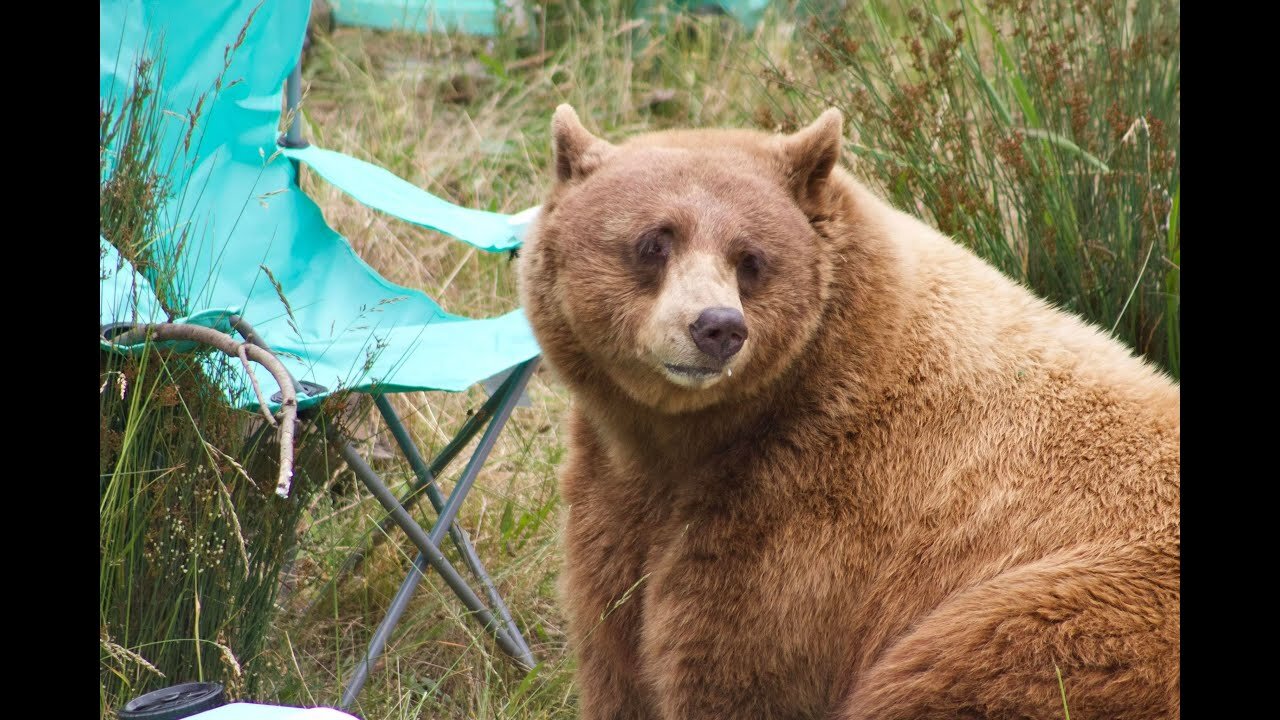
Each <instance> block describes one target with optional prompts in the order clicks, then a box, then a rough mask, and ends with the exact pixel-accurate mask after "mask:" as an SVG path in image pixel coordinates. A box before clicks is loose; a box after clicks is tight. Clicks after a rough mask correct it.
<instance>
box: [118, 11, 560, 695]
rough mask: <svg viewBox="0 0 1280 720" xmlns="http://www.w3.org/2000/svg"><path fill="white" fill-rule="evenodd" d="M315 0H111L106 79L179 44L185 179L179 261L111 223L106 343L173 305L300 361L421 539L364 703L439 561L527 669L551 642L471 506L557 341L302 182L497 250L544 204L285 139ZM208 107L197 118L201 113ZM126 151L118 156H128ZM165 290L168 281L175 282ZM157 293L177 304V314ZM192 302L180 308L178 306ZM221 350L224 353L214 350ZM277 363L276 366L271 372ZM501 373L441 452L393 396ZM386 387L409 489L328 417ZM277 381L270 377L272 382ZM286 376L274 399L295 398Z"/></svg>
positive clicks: (381, 489) (290, 361) (302, 381)
mask: <svg viewBox="0 0 1280 720" xmlns="http://www.w3.org/2000/svg"><path fill="white" fill-rule="evenodd" d="M309 10H310V3H309V0H274V1H273V2H267V3H260V2H257V0H224V1H223V2H212V1H201V0H185V1H179V0H103V2H102V3H101V5H100V11H101V18H100V19H101V53H100V94H101V99H102V102H103V105H104V108H106V107H109V106H112V105H113V104H115V105H116V106H118V105H119V103H120V102H121V101H122V99H123V98H125V97H126V96H127V95H128V93H129V91H130V88H131V87H133V85H134V83H135V82H136V81H137V77H136V73H137V69H138V62H137V61H138V58H139V57H141V56H144V55H146V56H150V57H155V58H157V59H158V60H159V61H160V62H159V63H158V67H160V68H161V69H162V73H161V77H160V82H159V85H158V87H157V88H156V96H155V97H156V100H157V101H158V102H159V103H161V105H162V107H163V109H164V110H165V111H166V115H165V117H166V118H168V119H167V120H166V121H165V122H164V123H163V125H162V129H161V135H160V138H159V141H158V142H159V145H158V147H159V148H160V151H159V153H158V157H161V158H168V157H173V158H176V159H177V162H175V164H174V166H173V168H172V169H171V170H170V178H171V179H172V181H173V185H172V187H173V189H174V192H173V195H172V197H170V198H168V200H167V202H166V204H165V205H164V206H163V211H162V217H163V218H164V223H165V228H166V231H165V232H162V233H161V234H160V236H159V237H157V238H155V240H154V242H153V245H152V250H151V256H152V258H153V263H152V265H155V264H156V263H155V262H154V258H162V259H164V260H163V262H164V263H169V264H171V267H166V268H163V270H164V272H161V271H160V270H158V269H157V268H155V267H151V266H147V267H143V268H141V270H142V272H141V273H139V272H138V271H137V270H136V269H135V268H133V267H131V266H130V265H129V264H128V263H127V262H126V261H125V260H124V259H123V258H121V257H120V254H119V253H118V252H117V251H116V248H114V247H113V246H112V245H111V244H110V242H109V241H110V240H111V238H109V237H106V238H104V237H100V238H99V240H100V244H101V246H102V247H101V251H102V325H103V336H102V339H101V340H102V343H103V347H104V348H108V349H110V350H112V351H117V352H129V351H132V350H136V349H137V347H138V346H137V345H130V346H125V343H124V342H123V340H120V341H118V340H117V339H128V343H134V342H135V340H136V339H137V338H138V336H139V333H138V332H137V327H138V326H139V325H140V324H145V323H154V322H161V321H172V322H176V323H186V324H191V325H201V326H204V327H209V328H214V329H216V330H218V331H219V332H222V333H228V334H230V333H238V334H239V336H241V337H242V338H243V339H244V341H245V342H246V343H252V344H253V345H256V346H258V347H261V348H264V349H266V350H268V351H269V352H270V353H272V354H273V355H274V356H275V357H276V358H278V359H279V361H280V363H281V364H282V365H283V366H284V368H285V369H286V370H287V373H288V376H289V377H288V384H289V385H291V386H292V387H293V389H294V393H296V397H297V406H298V408H300V411H301V412H304V414H305V413H308V412H309V413H311V415H312V416H313V417H315V419H316V421H317V422H321V423H322V424H323V426H324V428H325V433H326V437H327V438H328V440H329V441H330V442H331V443H333V444H334V445H335V446H336V448H337V449H338V450H339V452H340V453H341V455H342V457H343V458H344V459H345V460H346V462H347V463H348V464H349V466H350V467H351V469H352V470H353V471H354V472H355V474H356V475H357V476H358V477H359V479H360V480H361V481H362V483H363V484H364V485H365V487H367V488H368V489H369V491H370V492H371V493H372V494H373V495H374V496H375V497H376V498H377V500H378V501H379V503H381V504H382V506H383V507H384V508H385V509H386V511H387V512H388V513H389V516H390V517H389V521H388V523H387V525H390V524H394V525H396V526H399V527H400V528H401V529H402V530H403V531H404V532H405V533H406V534H407V535H408V536H409V538H410V539H411V540H412V541H413V543H414V545H415V546H416V547H417V549H418V551H419V553H420V554H419V556H418V557H417V559H416V560H415V561H414V564H413V568H412V570H411V571H410V572H409V574H408V576H407V577H406V578H405V581H404V583H403V584H402V585H401V588H400V590H399V592H398V593H397V595H396V596H395V598H394V600H393V601H392V604H391V607H390V609H389V611H388V613H387V615H386V617H385V618H384V619H383V621H382V623H381V624H380V625H379V627H378V628H377V630H376V631H375V633H374V636H373V639H372V641H371V642H370V646H369V649H368V651H367V653H366V654H365V656H364V658H363V660H362V661H361V662H360V664H359V665H358V666H357V667H356V670H355V672H354V673H353V675H352V677H351V678H350V680H349V682H348V684H347V687H346V688H345V691H344V693H343V697H342V702H341V707H343V708H347V707H350V706H351V704H352V703H353V702H354V700H355V697H356V695H357V694H358V693H359V691H360V689H361V687H362V686H363V685H364V682H365V679H366V678H367V676H368V672H369V669H370V667H371V666H372V665H373V663H374V661H375V660H376V659H377V658H378V657H379V655H380V654H381V652H382V650H383V648H384V646H385V643H386V641H387V639H388V637H389V636H390V634H391V632H392V631H393V629H394V627H395V625H396V623H397V622H398V620H399V618H400V616H401V615H402V614H403V612H404V610H405V609H406V607H407V605H408V603H409V600H410V598H411V597H412V595H413V593H414V591H415V589H416V587H417V585H418V583H419V581H420V579H421V578H422V577H423V575H424V573H425V571H426V570H427V568H432V569H433V570H435V571H436V572H437V573H438V574H439V575H440V576H441V577H442V578H443V579H444V581H445V583H446V584H447V585H448V587H449V588H450V589H451V590H452V591H453V592H454V593H455V594H456V595H457V596H458V597H459V598H460V599H461V600H462V602H463V604H464V605H465V606H466V608H467V609H468V610H469V611H471V612H472V613H473V614H474V616H475V617H476V618H477V619H478V620H479V622H480V623H481V624H482V625H483V626H484V627H485V628H486V629H487V630H488V631H489V632H490V633H491V634H492V635H493V637H494V638H495V640H496V642H497V644H498V646H499V647H501V648H502V649H503V650H504V651H505V652H506V653H508V654H509V655H511V656H512V657H513V658H515V659H516V660H517V661H518V662H519V663H520V664H521V665H523V666H524V667H527V668H531V667H533V665H534V663H535V660H534V657H533V654H532V653H531V652H530V650H529V646H528V644H527V643H526V642H525V639H524V637H523V636H522V635H521V633H520V631H519V629H518V628H517V627H516V625H515V623H514V622H513V620H512V618H511V615H510V613H509V612H508V610H507V608H506V605H505V604H504V603H503V601H502V598H501V596H500V595H499V593H498V590H497V588H496V587H495V586H494V583H493V582H492V580H491V579H490V578H489V576H488V574H487V572H486V571H485V568H484V565H483V564H482V563H481V561H480V559H479V557H478V556H477V554H476V552H475V549H474V548H473V547H472V545H471V543H470V541H469V539H468V537H467V535H466V534H465V533H464V532H463V531H462V529H461V528H460V527H458V525H457V524H456V523H455V518H456V517H457V513H458V511H459V508H460V506H461V503H462V502H463V500H464V499H465V497H466V495H467V493H468V491H469V490H470V489H471V487H472V485H473V484H474V482H475V480H476V477H477V474H478V473H479V470H480V468H481V466H482V464H483V463H484V461H485V459H486V458H487V457H488V455H489V452H490V451H491V450H492V448H493V446H494V442H495V441H496V439H497V437H498V434H499V433H500V431H501V430H502V427H503V426H504V424H505V423H506V421H507V419H508V417H509V416H510V414H511V412H512V411H513V409H514V408H515V407H516V405H517V402H518V400H519V399H520V398H521V396H522V395H523V392H524V388H525V386H526V384H527V383H528V381H529V378H530V376H531V375H532V373H533V371H534V368H535V366H536V364H537V362H538V358H539V350H538V347H537V344H536V342H535V340H534V338H533V335H532V333H531V331H530V329H529V327H528V324H527V322H526V320H525V318H524V315H523V312H522V311H521V310H515V311H512V312H510V313H507V314H505V315H502V316H500V317H493V318H484V319H469V318H465V317H461V316H458V315H453V314H450V313H447V312H445V311H444V310H443V309H442V308H441V307H440V306H439V305H438V304H436V303H435V302H434V301H433V300H432V299H431V298H429V297H428V296H427V295H425V294H424V293H422V292H421V291H419V290H415V289H412V288H406V287H401V286H398V285H395V284H393V283H391V282H388V281H387V280H385V279H383V278H382V277H380V276H379V275H378V274H377V273H376V272H375V271H374V270H373V269H372V268H370V267H369V266H368V265H367V264H366V263H365V262H364V261H363V260H361V259H360V257H359V256H358V255H357V254H356V253H355V252H354V251H353V250H352V248H351V246H350V245H349V244H348V243H347V242H346V240H345V239H344V238H342V237H341V236H339V235H338V234H337V233H336V232H334V231H333V230H332V229H330V228H329V226H328V225H327V224H326V223H325V221H324V218H323V216H322V215H321V212H320V209H319V208H318V207H317V206H316V205H315V203H314V202H312V200H311V199H310V198H309V197H307V195H306V194H305V193H303V192H302V190H301V189H300V187H299V185H298V176H299V172H300V171H301V165H303V164H305V165H307V166H310V167H311V168H313V169H314V170H315V172H317V173H318V174H319V175H321V176H322V177H324V178H325V179H326V180H328V181H330V182H332V183H333V184H335V185H336V186H338V187H340V188H341V189H343V190H345V191H347V192H348V193H350V194H351V195H352V196H353V197H355V198H356V199H357V200H360V201H362V202H365V203H366V204H368V205H370V206H371V207H374V208H376V209H378V210H381V211H384V212H387V213H390V214H392V215H395V216H397V217H400V218H402V219H404V220H407V221H408V222H411V223H415V224H418V225H421V226H424V227H428V228H432V229H435V230H438V231H441V232H444V233H446V234H448V235H450V236H452V237H454V238H456V239H458V240H461V241H463V242H466V243H469V244H471V245H473V246H475V247H477V248H479V249H482V250H485V251H489V252H501V251H507V250H512V249H514V248H515V247H517V246H518V245H519V243H520V239H521V236H522V233H523V231H524V227H525V226H526V225H527V223H528V222H529V220H530V217H531V214H532V212H536V209H533V210H532V211H530V212H526V213H522V214H520V215H517V216H507V215H503V214H499V213H491V212H482V211H478V210H472V209H466V208H461V207H458V206H456V205H453V204H451V203H448V202H445V201H444V200H441V199H440V198H436V197H434V196H432V195H430V194H428V193H426V192H424V191H422V190H420V189H419V188H417V187H414V186H412V185H410V184H409V183H406V182H404V181H403V180H401V179H399V178H397V177H395V176H394V175H392V174H390V173H388V172H386V171H384V170H381V169H379V168H377V167H375V166H373V165H369V164H368V163H364V162H362V161H359V160H356V159H354V158H351V157H347V156H344V155H340V154H337V153H333V152H329V151H326V150H323V149H320V148H315V147H308V146H307V145H306V143H305V142H303V141H302V138H301V136H300V133H299V128H300V124H299V123H298V121H297V118H296V116H295V120H294V123H293V125H292V127H291V128H290V131H289V133H288V134H287V135H286V136H284V137H278V134H279V127H280V122H281V116H282V93H281V90H282V88H283V87H285V85H286V79H287V78H291V82H289V83H288V100H289V104H290V106H291V107H292V108H295V109H296V108H297V105H298V98H299V94H300V86H301V78H300V61H299V58H300V54H301V50H302V46H303V38H304V35H305V32H306V26H307V17H308V13H309ZM196 106H199V107H200V112H199V114H198V115H197V116H196V117H195V119H194V120H192V117H191V116H190V115H188V111H189V110H191V109H193V108H194V107H196ZM110 171H111V169H110V158H108V169H107V170H106V172H110ZM160 291H163V292H160ZM157 293H159V294H160V296H161V297H164V298H165V299H166V302H167V303H168V304H169V305H170V307H169V312H170V313H172V314H175V315H182V316H183V317H180V318H176V319H175V318H173V317H170V315H169V314H166V312H165V310H164V309H162V308H161V307H160V303H159V302H158V301H157V299H156V296H157ZM175 303H176V304H177V305H178V307H176V308H175V307H173V306H174V305H175ZM206 362H213V360H212V359H210V360H208V361H206ZM254 372H255V370H253V369H252V367H251V366H250V365H249V364H248V363H245V364H244V365H243V366H237V365H236V364H235V363H231V364H230V365H229V366H227V367H224V368H223V372H222V373H221V374H220V375H219V377H220V378H225V380H222V382H223V388H224V390H225V392H226V396H227V400H228V402H229V403H231V404H233V405H235V406H237V407H241V408H245V409H251V410H257V409H259V408H260V403H259V394H258V392H257V391H256V390H255V389H254V386H255V383H256V384H259V385H261V386H268V387H269V386H270V384H271V383H272V379H271V378H270V377H265V376H264V377H263V378H257V377H256V376H255V377H254V378H253V379H251V378H250V377H249V375H248V373H254ZM258 380H261V382H256V381H258ZM484 381H488V384H489V386H490V387H492V386H493V385H495V384H496V385H497V388H496V390H492V391H491V395H490V397H489V399H488V400H487V401H486V402H485V403H484V405H483V406H482V407H481V408H480V410H479V411H478V412H476V413H475V415H473V416H472V417H471V418H469V419H468V421H467V422H466V423H465V424H464V426H463V428H462V429H461V430H460V431H459V434H458V436H457V437H455V438H454V439H453V441H451V442H450V443H448V445H447V446H446V447H445V448H444V449H443V450H442V451H441V453H440V454H439V456H437V457H436V458H435V459H434V460H433V461H431V462H427V461H426V459H424V458H423V457H422V455H421V454H420V453H419V451H418V449H417V448H416V446H415V445H414V443H413V442H412V440H411V439H410V437H409V434H408V433H407V432H406V430H405V428H404V425H403V423H402V422H401V420H400V418H399V417H397V415H396V412H395V411H394V410H393V409H392V406H391V403H390V402H389V401H388V399H387V395H388V394H390V393H395V392H404V391H416V390H439V391H446V392H460V391H464V390H466V389H468V388H470V387H472V386H474V385H476V384H477V383H480V382H484ZM339 391H355V392H363V393H368V394H370V395H372V396H373V398H374V401H375V404H376V406H377V408H378V410H379V411H380V413H381V416H382V418H383V419H384V420H385V421H386V423H387V426H388V428H389V429H390V431H391V435H392V436H393V437H394V438H395V440H396V442H397V444H398V445H399V447H400V449H401V450H402V451H403V452H404V454H405V456H406V458H407V459H408V461H409V464H410V466H411V467H412V468H413V471H414V473H415V474H416V476H417V484H416V486H415V487H414V489H413V491H412V492H411V493H410V494H409V495H407V496H406V497H405V498H397V497H395V496H394V494H393V493H392V492H391V490H390V489H388V487H387V486H386V484H385V483H384V482H383V481H382V480H381V479H380V478H379V477H378V475H377V474H376V473H375V472H374V471H373V470H372V469H371V468H370V467H369V465H368V464H367V463H366V462H365V461H364V460H363V459H362V458H361V457H360V455H359V454H358V453H357V452H356V450H355V448H354V447H353V446H352V444H351V442H350V440H349V439H348V438H346V437H344V436H343V435H342V434H341V433H340V431H339V430H338V429H337V427H336V424H335V423H332V422H325V421H324V417H323V412H324V408H323V406H322V405H321V403H322V401H323V400H324V399H325V398H326V397H328V396H329V395H331V394H332V393H335V392H339ZM263 395H265V393H263ZM284 398H285V393H276V394H275V395H274V396H272V397H271V398H270V399H269V400H268V401H267V402H266V404H267V405H268V406H269V409H270V410H272V411H276V410H278V409H280V407H281V404H282V403H283V402H284ZM476 435H481V438H480V441H479V443H478V445H477V447H476V449H475V451H474V453H473V455H472V456H471V459H470V461H469V462H468V464H467V465H466V467H465V469H464V471H463V472H462V475H461V476H460V477H459V479H458V481H457V483H456V484H455V485H454V488H453V490H452V492H451V493H450V495H449V497H448V498H445V497H443V496H442V494H441V493H440V491H439V489H438V488H437V486H436V484H435V478H436V477H437V475H438V474H439V473H440V472H441V470H442V469H443V467H444V466H445V465H447V464H448V463H449V462H450V461H451V460H452V459H453V458H454V457H456V456H457V455H458V454H460V452H461V451H462V450H463V449H464V448H465V447H466V446H467V445H468V443H469V442H470V441H471V440H472V439H473V438H474V437H475V436H476ZM421 494H425V495H426V496H427V497H428V499H429V500H430V501H431V504H432V505H433V506H434V507H435V510H436V512H437V514H438V517H437V519H436V520H435V522H434V524H433V525H432V527H431V528H430V529H429V530H428V529H425V528H423V527H422V526H421V525H419V524H418V523H417V522H415V521H414V520H413V518H412V517H411V516H410V514H409V512H408V509H407V507H406V505H407V502H408V500H409V498H411V497H412V498H414V499H416V497H417V496H419V495H421ZM445 535H449V537H450V538H451V539H452V541H453V543H454V544H455V545H456V547H457V549H458V551H459V554H460V556H461V558H462V559H463V561H464V563H465V564H466V565H467V566H468V568H469V569H470V570H471V571H472V573H473V574H474V575H475V576H476V578H477V579H478V580H479V582H480V584H481V586H482V593H483V594H484V596H486V597H487V600H488V602H487V604H486V602H484V601H482V600H481V595H480V594H478V593H477V592H475V591H474V590H473V589H472V588H471V586H470V585H468V583H467V581H466V580H465V579H464V578H463V576H462V575H461V574H460V573H459V572H458V570H457V569H456V568H455V567H454V566H453V565H452V564H451V563H450V562H449V561H448V559H447V558H446V557H445V556H444V555H443V554H442V552H441V549H440V548H441V545H442V542H443V540H444V537H445Z"/></svg>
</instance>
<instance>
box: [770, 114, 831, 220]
mask: <svg viewBox="0 0 1280 720" xmlns="http://www.w3.org/2000/svg"><path fill="white" fill-rule="evenodd" d="M843 125H844V118H843V116H841V114H840V111H839V110H837V109H835V108H828V109H827V110H826V111H825V112H823V113H822V114H821V115H819V116H818V119H817V120H814V121H813V123H812V124H811V125H809V127H806V128H804V129H803V130H798V131H796V132H795V133H794V134H791V135H788V136H786V137H784V138H783V139H782V150H781V154H782V158H781V159H782V164H783V172H784V173H785V176H786V183H787V189H789V190H790V191H791V194H792V195H794V196H795V197H796V200H798V201H799V202H800V204H801V206H807V205H809V204H810V203H811V202H812V201H814V200H816V199H817V195H818V193H819V191H821V190H822V187H823V185H824V184H825V183H826V181H827V177H828V176H830V175H831V170H832V168H834V167H835V166H836V161H837V160H839V159H840V144H841V140H842V139H843V133H844V128H843Z"/></svg>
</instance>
